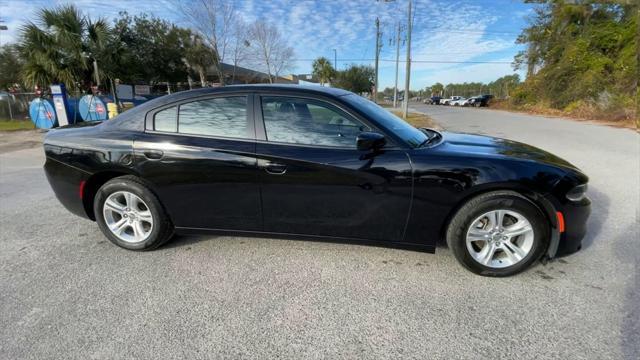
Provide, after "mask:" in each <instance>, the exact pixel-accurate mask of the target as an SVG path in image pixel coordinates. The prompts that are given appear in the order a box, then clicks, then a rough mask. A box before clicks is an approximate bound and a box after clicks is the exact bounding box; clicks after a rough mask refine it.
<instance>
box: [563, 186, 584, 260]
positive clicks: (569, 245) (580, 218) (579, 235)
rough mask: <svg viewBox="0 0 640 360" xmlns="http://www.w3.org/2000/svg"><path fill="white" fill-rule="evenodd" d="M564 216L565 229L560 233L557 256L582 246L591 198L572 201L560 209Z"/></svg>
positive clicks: (572, 251) (574, 250)
mask: <svg viewBox="0 0 640 360" xmlns="http://www.w3.org/2000/svg"><path fill="white" fill-rule="evenodd" d="M560 212H562V215H563V217H564V224H565V231H564V232H563V233H561V234H560V241H559V242H558V250H557V251H556V254H555V255H556V256H562V255H568V254H571V253H574V252H576V251H578V250H580V248H581V247H582V239H583V238H584V236H585V234H586V233H587V219H589V215H590V214H591V200H589V198H587V197H585V198H584V199H582V200H580V201H570V202H568V203H566V204H565V205H564V206H563V207H562V209H560Z"/></svg>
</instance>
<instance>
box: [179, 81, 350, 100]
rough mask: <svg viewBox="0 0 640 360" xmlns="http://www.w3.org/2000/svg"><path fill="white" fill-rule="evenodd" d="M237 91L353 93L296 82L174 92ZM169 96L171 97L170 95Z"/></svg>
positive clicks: (180, 94) (201, 93) (333, 94)
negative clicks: (296, 83) (297, 83)
mask: <svg viewBox="0 0 640 360" xmlns="http://www.w3.org/2000/svg"><path fill="white" fill-rule="evenodd" d="M235 91H278V92H292V93H307V94H321V95H331V96H344V95H350V94H353V93H352V92H349V91H346V90H343V89H338V88H332V87H325V86H320V85H294V84H247V85H227V86H220V87H208V88H201V89H195V90H187V91H180V92H178V93H175V94H172V95H174V96H175V97H185V98H187V97H192V96H199V95H207V94H216V93H224V92H235ZM168 97H171V95H170V96H168Z"/></svg>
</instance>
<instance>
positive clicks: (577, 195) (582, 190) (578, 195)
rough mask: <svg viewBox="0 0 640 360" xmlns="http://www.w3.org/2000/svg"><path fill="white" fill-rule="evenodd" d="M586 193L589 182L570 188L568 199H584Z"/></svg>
mask: <svg viewBox="0 0 640 360" xmlns="http://www.w3.org/2000/svg"><path fill="white" fill-rule="evenodd" d="M586 194H587V184H582V185H578V186H576V187H574V188H573V189H571V190H569V192H568V193H567V199H569V200H571V201H580V200H582V199H584V197H585V196H586Z"/></svg>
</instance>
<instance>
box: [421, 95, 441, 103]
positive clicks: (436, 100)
mask: <svg viewBox="0 0 640 360" xmlns="http://www.w3.org/2000/svg"><path fill="white" fill-rule="evenodd" d="M440 99H442V98H441V97H440V96H432V97H429V98H426V99H424V100H423V103H425V104H429V105H438V104H439V103H440Z"/></svg>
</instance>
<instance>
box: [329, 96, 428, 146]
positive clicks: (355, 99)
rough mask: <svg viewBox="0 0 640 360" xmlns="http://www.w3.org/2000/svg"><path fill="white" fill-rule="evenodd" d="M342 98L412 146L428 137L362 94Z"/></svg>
mask: <svg viewBox="0 0 640 360" xmlns="http://www.w3.org/2000/svg"><path fill="white" fill-rule="evenodd" d="M342 98H343V99H344V100H345V101H346V102H348V103H350V104H351V105H352V106H354V107H357V108H358V109H359V110H360V111H362V112H363V113H364V115H366V117H367V118H368V119H372V120H374V121H375V123H376V124H377V125H379V126H380V127H382V128H383V129H386V130H387V131H389V132H392V133H394V134H395V135H396V136H398V137H399V138H401V139H402V140H404V141H405V142H406V143H407V144H409V146H411V147H413V148H415V147H418V146H420V145H421V144H424V142H425V141H426V140H428V139H429V137H428V136H427V135H426V134H425V133H424V132H422V131H420V130H418V129H416V128H415V127H413V126H411V125H410V124H409V123H407V122H406V121H404V120H402V119H400V118H399V117H397V116H395V115H393V114H392V113H391V112H389V111H387V110H385V109H383V108H382V107H380V106H378V105H377V104H375V103H374V102H372V101H369V100H367V99H365V98H363V97H362V96H359V95H355V94H351V95H347V96H343V97H342Z"/></svg>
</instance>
